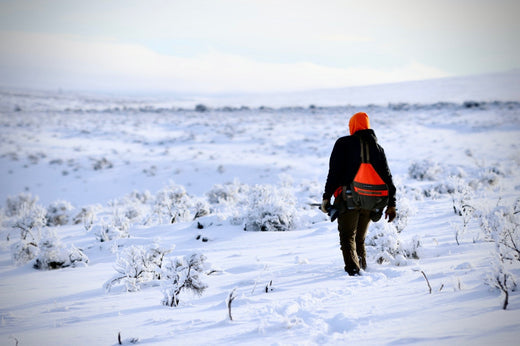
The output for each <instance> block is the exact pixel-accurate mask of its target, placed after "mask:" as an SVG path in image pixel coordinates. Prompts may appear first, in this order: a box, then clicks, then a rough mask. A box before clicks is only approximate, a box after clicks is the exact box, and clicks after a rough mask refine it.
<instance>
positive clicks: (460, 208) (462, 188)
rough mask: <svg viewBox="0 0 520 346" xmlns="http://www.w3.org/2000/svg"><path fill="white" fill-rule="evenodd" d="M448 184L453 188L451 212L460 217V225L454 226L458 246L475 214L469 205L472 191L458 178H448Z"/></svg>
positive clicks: (472, 195)
mask: <svg viewBox="0 0 520 346" xmlns="http://www.w3.org/2000/svg"><path fill="white" fill-rule="evenodd" d="M450 183H451V184H452V186H453V193H452V194H451V198H452V201H453V212H454V213H455V214H457V215H459V216H461V217H462V225H454V227H455V240H456V241H457V245H459V244H460V240H461V238H462V235H463V234H464V233H466V230H467V228H468V225H469V222H470V221H471V219H472V218H473V214H474V212H475V208H474V207H473V206H471V203H473V202H472V199H473V197H474V190H473V189H472V188H471V187H470V186H469V185H468V183H467V182H466V181H465V180H463V179H461V178H458V177H452V178H450Z"/></svg>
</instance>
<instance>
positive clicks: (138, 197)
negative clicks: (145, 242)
mask: <svg viewBox="0 0 520 346" xmlns="http://www.w3.org/2000/svg"><path fill="white" fill-rule="evenodd" d="M152 200H153V196H152V194H151V193H150V192H148V191H145V192H136V191H134V192H132V193H130V194H128V195H126V196H124V197H123V198H121V199H117V200H114V201H111V202H110V204H109V205H110V206H112V208H114V209H117V211H118V213H119V214H120V215H122V216H123V217H124V218H126V219H127V220H128V221H129V222H131V223H134V222H141V221H142V220H143V219H144V218H145V217H147V216H148V215H150V213H151V207H150V205H149V204H148V203H149V202H150V201H152Z"/></svg>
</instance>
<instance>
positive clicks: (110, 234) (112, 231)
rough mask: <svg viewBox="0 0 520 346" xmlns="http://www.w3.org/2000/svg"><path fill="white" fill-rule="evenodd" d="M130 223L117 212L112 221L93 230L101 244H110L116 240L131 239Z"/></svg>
mask: <svg viewBox="0 0 520 346" xmlns="http://www.w3.org/2000/svg"><path fill="white" fill-rule="evenodd" d="M129 228H130V221H129V220H128V219H127V218H126V217H125V216H122V215H120V214H119V213H118V211H117V210H115V211H114V213H113V214H112V219H111V220H109V221H108V222H103V223H102V224H101V225H96V226H94V227H93V228H92V231H93V232H94V235H95V237H96V239H97V240H99V241H100V242H102V243H103V242H108V241H111V240H114V239H121V238H129V237H130V234H129V233H128V229H129Z"/></svg>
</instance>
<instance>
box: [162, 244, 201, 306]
mask: <svg viewBox="0 0 520 346" xmlns="http://www.w3.org/2000/svg"><path fill="white" fill-rule="evenodd" d="M205 261H206V256H204V255H202V254H192V255H191V256H185V257H183V258H176V259H174V260H171V259H170V260H169V261H168V262H166V265H165V267H164V269H163V275H162V280H161V282H162V284H161V286H162V292H163V295H164V297H163V300H162V303H163V305H167V306H178V305H179V296H180V294H181V293H182V292H184V291H191V292H193V293H196V294H198V295H201V294H202V293H204V291H205V290H206V288H207V287H208V285H207V284H206V283H205V282H203V281H202V276H203V275H204V269H205V268H206V263H205Z"/></svg>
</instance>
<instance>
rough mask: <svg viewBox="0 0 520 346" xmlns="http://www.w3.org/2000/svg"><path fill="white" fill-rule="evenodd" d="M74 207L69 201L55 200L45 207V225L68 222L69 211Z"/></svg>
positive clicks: (59, 224) (58, 224)
mask: <svg viewBox="0 0 520 346" xmlns="http://www.w3.org/2000/svg"><path fill="white" fill-rule="evenodd" d="M73 209H74V208H73V207H72V205H71V204H70V203H69V202H66V201H56V202H54V203H51V204H50V205H49V206H48V207H47V214H46V216H45V217H46V219H47V226H61V225H66V224H68V223H69V219H70V215H69V214H70V213H69V212H70V211H71V210H73Z"/></svg>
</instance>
